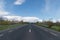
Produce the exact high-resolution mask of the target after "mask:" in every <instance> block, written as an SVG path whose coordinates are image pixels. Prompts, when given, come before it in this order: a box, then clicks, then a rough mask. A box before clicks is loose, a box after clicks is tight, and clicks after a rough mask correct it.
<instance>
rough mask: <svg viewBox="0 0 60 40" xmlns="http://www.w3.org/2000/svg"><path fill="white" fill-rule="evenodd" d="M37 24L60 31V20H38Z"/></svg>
mask: <svg viewBox="0 0 60 40" xmlns="http://www.w3.org/2000/svg"><path fill="white" fill-rule="evenodd" d="M35 24H36V25H39V26H42V27H46V28H49V29H52V30H56V31H59V32H60V22H59V21H57V22H52V21H51V20H48V21H43V22H36V23H35Z"/></svg>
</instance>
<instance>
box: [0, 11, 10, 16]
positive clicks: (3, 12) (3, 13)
mask: <svg viewBox="0 0 60 40" xmlns="http://www.w3.org/2000/svg"><path fill="white" fill-rule="evenodd" d="M8 14H9V12H6V11H0V16H4V15H8Z"/></svg>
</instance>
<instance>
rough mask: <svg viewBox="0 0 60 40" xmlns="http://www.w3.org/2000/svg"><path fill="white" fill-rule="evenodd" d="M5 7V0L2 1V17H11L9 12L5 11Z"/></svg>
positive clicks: (0, 6)
mask: <svg viewBox="0 0 60 40" xmlns="http://www.w3.org/2000/svg"><path fill="white" fill-rule="evenodd" d="M4 7H5V2H4V0H0V16H4V15H9V14H10V13H9V12H7V11H5V9H4Z"/></svg>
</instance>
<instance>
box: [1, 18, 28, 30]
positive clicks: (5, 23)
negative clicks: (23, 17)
mask: <svg viewBox="0 0 60 40" xmlns="http://www.w3.org/2000/svg"><path fill="white" fill-rule="evenodd" d="M24 24H28V23H27V22H23V21H19V22H18V21H9V20H4V19H3V18H2V17H0V30H5V29H10V28H15V27H18V26H21V25H24Z"/></svg>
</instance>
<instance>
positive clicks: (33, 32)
mask: <svg viewBox="0 0 60 40" xmlns="http://www.w3.org/2000/svg"><path fill="white" fill-rule="evenodd" d="M0 40H60V37H58V36H55V35H53V34H51V33H49V32H47V31H45V30H43V29H42V28H39V27H37V26H35V25H31V24H30V25H25V26H23V27H20V28H17V29H15V30H10V31H6V32H3V33H1V34H0Z"/></svg>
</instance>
